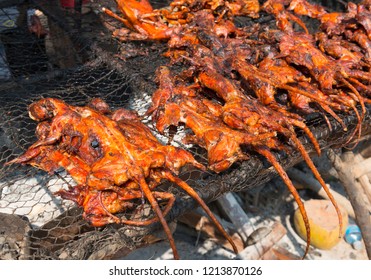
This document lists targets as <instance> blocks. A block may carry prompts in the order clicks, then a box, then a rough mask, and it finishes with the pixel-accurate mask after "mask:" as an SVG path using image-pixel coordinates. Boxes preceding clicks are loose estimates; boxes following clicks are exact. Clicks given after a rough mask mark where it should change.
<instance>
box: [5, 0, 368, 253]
mask: <svg viewBox="0 0 371 280" xmlns="http://www.w3.org/2000/svg"><path fill="white" fill-rule="evenodd" d="M6 2H7V4H6V6H4V5H1V3H2V2H1V1H0V23H1V25H0V80H1V86H0V123H1V127H0V241H1V242H0V259H1V258H3V259H29V258H31V259H87V258H108V257H110V256H111V257H112V256H114V254H115V253H116V252H117V251H118V250H123V249H124V250H131V249H133V248H134V247H135V244H136V242H138V241H139V240H140V239H141V238H142V237H143V236H144V235H145V234H146V233H148V232H150V231H151V230H153V228H155V227H156V226H157V225H153V226H150V227H145V228H134V227H128V226H117V225H109V226H106V227H103V228H93V227H91V226H89V224H88V223H87V222H86V221H84V220H83V219H82V217H81V216H82V211H81V210H80V209H79V208H77V207H75V205H74V203H72V202H70V201H66V200H62V199H60V198H59V197H56V196H55V195H54V194H53V192H55V191H57V190H59V189H61V188H67V187H68V186H69V185H74V184H75V183H74V181H73V180H72V178H71V177H70V176H69V175H68V174H66V173H65V172H64V171H63V170H60V171H59V172H57V173H56V174H54V175H49V174H47V173H46V172H43V171H40V170H37V169H35V168H32V167H28V166H5V165H4V164H5V163H6V162H7V161H9V160H10V159H13V158H14V157H16V156H18V155H20V154H21V153H22V152H24V151H25V150H26V149H27V147H29V146H30V144H31V143H33V142H35V140H36V136H35V128H36V123H35V122H33V121H32V120H31V119H30V118H29V116H28V112H27V106H28V105H29V104H30V103H31V102H33V101H36V100H38V99H40V98H45V97H53V98H60V99H63V100H64V101H65V102H66V103H68V104H71V105H76V106H83V105H86V104H87V103H88V101H89V100H91V99H92V98H94V97H100V98H102V99H104V100H105V101H106V102H107V103H108V104H109V105H110V106H111V108H113V109H115V108H120V107H125V108H129V109H135V110H137V111H138V112H139V114H143V113H144V112H145V111H146V109H147V108H148V106H149V104H150V101H151V93H152V92H153V91H154V90H155V88H156V84H155V82H154V73H155V69H156V68H157V67H158V66H160V65H164V64H166V63H167V60H166V58H164V57H163V56H162V55H161V54H162V53H163V51H164V49H165V48H166V46H165V45H162V44H160V43H152V42H126V43H120V44H119V43H118V42H117V41H115V40H114V39H112V38H111V32H110V30H109V26H111V25H115V24H117V23H116V22H114V21H112V20H111V19H108V18H107V17H105V16H103V15H102V14H100V13H99V12H97V11H99V7H100V6H101V5H105V6H107V7H115V4H114V2H113V1H91V3H89V5H84V6H83V10H82V11H83V13H82V14H80V13H79V12H76V11H75V10H68V9H63V8H61V7H60V5H59V1H46V0H35V1H32V2H31V4H30V3H24V2H23V1H13V2H12V1H6ZM153 2H154V3H153V4H154V6H155V7H158V6H161V5H162V6H164V5H166V4H167V1H153ZM4 3H5V2H4ZM39 10H40V11H42V12H43V14H41V16H40V18H41V21H42V24H43V26H44V27H45V28H46V30H44V31H45V32H46V33H45V34H40V33H37V32H36V33H35V32H32V31H30V28H29V27H30V15H32V14H34V13H35V12H36V13H37V12H38V11H39ZM342 118H343V120H344V122H345V123H346V124H347V126H348V128H349V131H348V132H347V133H345V132H344V131H343V130H342V128H341V126H340V125H339V124H338V123H336V122H332V131H330V130H329V129H328V126H327V124H326V122H325V121H324V120H323V119H322V118H320V117H318V116H314V117H313V118H312V119H310V120H308V125H309V127H310V128H311V129H312V130H313V132H314V134H315V136H316V137H317V139H318V140H319V142H320V144H321V145H322V147H323V148H326V147H329V146H339V147H340V146H341V145H342V144H343V143H344V140H345V139H346V138H347V136H348V135H349V133H351V131H352V128H354V127H355V126H356V123H357V119H356V117H355V116H353V115H343V116H342ZM145 122H146V120H145ZM364 123H365V125H364V128H363V134H364V135H367V134H368V133H369V132H370V129H371V127H370V125H369V124H370V115H369V113H368V114H367V115H366V117H365V121H364ZM147 124H148V125H149V126H151V123H150V122H147ZM154 133H155V134H156V131H154ZM178 133H179V134H181V133H182V131H179V132H178ZM156 135H157V136H158V137H159V139H160V140H162V141H164V143H165V142H166V141H167V140H168V139H167V138H166V137H163V136H160V135H158V134H156ZM179 139H180V138H177V137H175V138H174V140H173V142H172V144H173V145H176V146H181V147H183V148H185V149H187V150H189V151H191V152H192V153H193V154H194V155H195V157H196V158H197V159H198V160H199V161H201V162H204V163H205V162H206V158H205V153H204V152H203V151H202V150H199V149H197V148H196V147H190V146H184V145H183V144H182V143H181V141H180V140H179ZM301 140H302V141H303V143H305V146H306V147H307V149H308V150H309V151H311V152H313V149H312V147H311V145H310V144H309V143H308V141H307V140H306V138H305V137H304V136H302V137H301ZM278 157H279V158H280V162H281V163H282V165H283V166H284V167H285V168H288V167H290V166H293V165H294V164H296V163H298V162H300V161H301V157H300V155H299V154H298V153H296V152H294V151H293V152H292V153H291V154H290V155H289V156H288V155H286V154H279V155H278ZM275 175H276V173H275V172H274V171H273V169H272V168H271V167H269V165H267V164H266V163H265V161H264V160H262V159H261V158H260V157H259V156H256V155H251V159H250V160H248V161H245V162H239V163H235V164H234V165H233V166H232V168H230V169H229V170H228V171H225V172H223V173H221V174H214V173H212V172H201V171H198V170H187V169H184V170H182V173H181V174H180V178H182V179H183V180H185V181H186V182H187V183H188V184H189V185H190V186H192V187H193V188H194V189H195V190H196V191H197V192H198V193H199V195H200V196H201V197H202V198H203V199H204V200H205V201H212V200H214V199H216V198H217V197H219V196H220V195H222V194H223V193H225V192H228V191H241V190H247V189H249V188H252V187H254V186H257V185H260V184H262V183H264V182H267V181H268V180H270V179H271V178H272V177H273V176H275ZM163 188H170V191H171V192H173V193H174V194H175V195H176V198H177V200H176V203H175V206H174V207H173V209H172V211H171V212H170V214H169V215H168V219H169V220H173V219H175V218H176V217H178V216H179V215H181V214H182V213H184V212H186V211H188V210H190V209H192V208H194V207H196V204H195V202H194V201H193V200H192V199H190V197H189V196H187V195H185V194H184V193H183V192H182V191H180V190H178V189H177V188H176V187H174V186H171V185H170V186H167V185H166V184H164V186H163Z"/></svg>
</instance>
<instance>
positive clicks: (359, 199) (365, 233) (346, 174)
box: [327, 149, 371, 259]
mask: <svg viewBox="0 0 371 280" xmlns="http://www.w3.org/2000/svg"><path fill="white" fill-rule="evenodd" d="M327 156H328V158H329V159H330V161H331V162H332V164H333V166H334V168H335V169H336V171H337V173H338V175H339V179H340V181H341V183H342V184H343V186H344V189H345V191H346V192H347V194H348V197H349V200H350V203H351V204H352V206H353V209H354V213H355V217H356V221H357V224H358V226H359V227H360V229H361V232H362V238H363V241H364V243H365V246H366V252H367V256H368V258H369V259H371V216H370V211H369V210H368V209H369V205H368V201H367V200H366V197H365V194H364V192H363V188H362V186H361V184H360V183H359V182H358V181H357V180H356V178H355V176H354V167H353V164H354V163H355V160H354V154H353V152H351V151H347V152H345V153H343V155H342V158H341V157H340V156H338V155H337V154H336V153H335V152H334V151H333V150H332V149H330V150H328V151H327Z"/></svg>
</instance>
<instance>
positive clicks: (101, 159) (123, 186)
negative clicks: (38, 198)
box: [8, 98, 237, 258]
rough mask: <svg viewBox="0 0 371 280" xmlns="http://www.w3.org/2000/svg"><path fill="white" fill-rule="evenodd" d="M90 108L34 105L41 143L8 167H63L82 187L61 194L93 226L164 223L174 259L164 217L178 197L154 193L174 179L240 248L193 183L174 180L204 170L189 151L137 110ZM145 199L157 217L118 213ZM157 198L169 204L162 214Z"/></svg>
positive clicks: (52, 103) (57, 103) (98, 104)
mask: <svg viewBox="0 0 371 280" xmlns="http://www.w3.org/2000/svg"><path fill="white" fill-rule="evenodd" d="M91 106H92V107H94V108H96V109H97V110H95V109H92V108H91V107H74V106H70V105H67V104H66V103H64V102H63V101H61V100H58V99H52V98H46V99H41V100H39V101H36V102H35V103H33V104H31V105H30V108H29V110H30V116H31V117H32V118H33V119H34V120H37V121H42V123H43V125H41V126H39V127H38V135H39V139H38V141H37V142H36V143H34V144H33V145H32V146H31V147H30V148H29V149H28V150H27V151H26V153H25V154H23V155H21V156H20V157H18V158H16V159H14V160H12V161H11V162H9V163H8V164H10V163H22V164H31V165H33V166H35V167H38V168H41V169H43V170H46V171H48V172H53V171H54V170H56V168H58V167H63V168H64V169H65V170H66V171H67V172H68V173H69V174H70V175H71V176H72V178H74V180H75V181H76V183H77V184H78V185H77V186H75V187H71V188H70V189H68V190H60V191H59V192H58V193H57V194H59V195H60V196H62V197H63V198H66V199H71V200H73V201H75V202H77V203H78V204H79V205H80V206H82V207H83V208H84V215H83V216H84V218H85V219H87V220H88V221H89V222H90V223H91V224H92V225H94V226H103V225H106V224H108V223H122V224H129V225H135V226H145V225H149V224H151V223H153V222H156V221H160V222H161V224H162V226H163V228H164V231H165V233H166V235H167V237H168V239H169V242H170V246H171V248H172V249H173V253H174V258H179V256H178V253H177V250H176V246H175V242H174V239H173V237H172V235H171V232H170V229H169V226H168V224H167V222H166V221H165V219H164V216H165V215H166V214H167V213H168V212H169V211H170V209H171V207H172V205H173V203H174V201H175V197H174V196H173V195H172V194H170V193H166V192H156V191H154V188H155V187H156V186H157V185H158V184H160V183H161V181H162V180H163V179H165V180H169V181H171V182H174V183H175V184H177V185H178V186H179V187H180V188H182V189H183V190H185V191H186V192H187V193H188V194H189V195H190V196H191V197H192V198H194V199H195V200H196V201H197V202H198V203H199V204H200V205H201V206H202V208H203V209H204V210H205V211H206V213H207V214H209V216H210V218H211V219H212V221H213V222H214V223H215V225H216V227H217V228H218V229H219V230H220V231H221V232H222V234H223V235H224V236H225V238H226V239H227V240H228V241H229V242H230V243H231V244H232V247H233V248H234V250H235V251H236V250H237V249H236V246H235V244H234V243H233V241H232V239H231V237H230V236H229V235H228V234H227V232H226V231H225V230H224V228H223V227H222V226H221V224H220V223H219V222H218V220H217V219H216V218H215V217H214V215H213V214H212V212H211V211H210V209H209V208H208V207H207V205H206V204H205V203H204V201H203V200H202V199H201V198H200V197H199V196H198V194H197V193H196V192H195V191H194V190H193V189H192V188H191V187H190V186H188V184H186V183H185V182H183V181H182V180H180V179H179V178H177V177H176V176H174V174H177V173H178V172H179V170H180V168H181V167H183V166H184V165H186V164H191V165H194V166H195V167H197V168H200V169H202V170H204V169H205V168H204V167H203V166H202V165H201V164H200V163H198V162H197V161H196V160H195V159H194V158H193V156H192V155H191V154H190V153H188V152H187V151H185V150H182V149H179V148H176V147H173V146H165V145H162V144H161V143H160V142H159V141H158V140H157V139H156V138H155V137H154V136H153V134H152V133H151V132H150V130H149V129H148V128H147V127H146V126H145V125H144V124H143V123H141V121H140V119H139V117H138V115H137V114H136V112H133V111H129V110H126V109H118V110H117V111H115V112H110V111H108V109H107V108H108V106H107V105H106V104H104V103H103V101H101V100H92V102H91ZM103 112H104V113H103ZM48 121H49V122H50V123H49V122H48ZM46 122H48V123H46ZM143 198H146V199H147V200H148V201H149V203H150V204H151V207H152V209H153V210H154V212H155V213H156V216H157V217H155V218H150V219H147V220H142V221H138V220H127V219H121V218H119V217H117V216H115V215H114V214H115V213H117V212H124V211H126V210H129V209H132V208H134V206H135V203H134V202H133V200H137V199H143ZM158 199H159V200H163V201H166V205H165V207H164V209H163V210H161V209H160V206H159V204H158V201H157V200H158Z"/></svg>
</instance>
